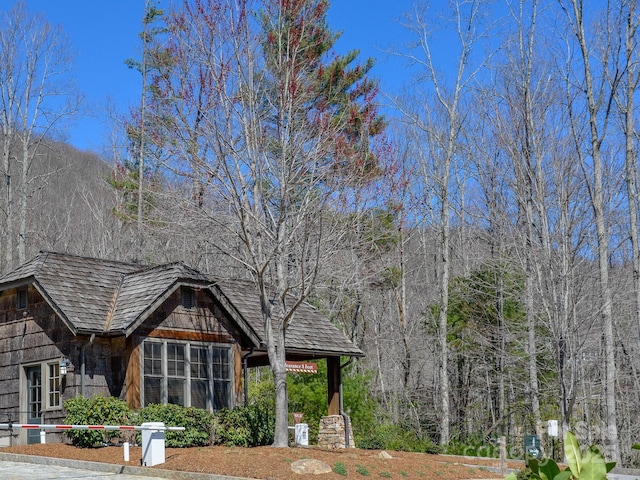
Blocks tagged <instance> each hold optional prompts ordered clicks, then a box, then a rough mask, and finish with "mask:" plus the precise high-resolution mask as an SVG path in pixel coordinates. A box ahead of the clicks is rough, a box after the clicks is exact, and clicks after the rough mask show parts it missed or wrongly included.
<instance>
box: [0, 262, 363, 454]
mask: <svg viewBox="0 0 640 480" xmlns="http://www.w3.org/2000/svg"><path fill="white" fill-rule="evenodd" d="M286 348H287V359H288V360H309V359H318V358H326V359H327V362H328V366H329V369H328V370H329V381H328V385H329V391H328V413H329V414H330V415H338V413H339V398H338V395H339V382H340V357H341V356H361V355H362V351H361V350H360V349H358V348H357V347H356V346H355V345H353V344H352V343H351V342H350V341H349V340H348V339H347V338H346V337H345V336H344V335H343V334H342V333H341V332H340V331H339V330H338V329H337V328H335V327H334V326H333V325H332V324H331V322H330V321H329V320H328V319H326V318H325V317H323V316H322V315H321V314H320V313H319V312H318V311H317V310H316V309H314V308H313V307H312V306H310V305H308V304H304V305H302V306H301V308H300V310H299V311H298V312H297V313H296V317H295V319H294V320H293V322H292V323H291V324H290V327H289V329H288V331H287V339H286ZM266 364H268V360H267V356H266V349H265V344H264V341H263V330H262V317H261V313H260V304H259V301H258V297H257V293H256V290H255V288H254V287H253V285H252V284H251V283H250V282H243V281H237V280H236V281H229V280H226V281H220V280H218V279H216V278H214V277H212V276H209V275H205V274H203V273H200V272H198V271H196V270H194V269H192V268H190V267H188V266H186V265H184V264H182V263H171V264H166V265H159V266H155V267H149V266H142V265H140V264H132V263H122V262H115V261H109V260H100V259H95V258H86V257H79V256H74V255H68V254H60V253H53V252H41V253H40V254H39V255H38V256H36V257H35V258H33V259H32V260H31V261H29V262H27V263H25V264H24V265H22V266H20V267H19V268H17V269H16V270H14V271H13V272H11V273H9V274H7V275H5V276H4V277H1V278H0V423H6V422H9V421H11V422H14V423H60V422H62V420H63V419H64V417H65V413H64V411H63V402H64V401H65V400H66V399H69V398H74V397H76V396H77V395H84V396H86V397H89V398H91V397H92V396H94V395H97V394H99V395H108V396H115V397H119V398H122V399H125V400H126V402H127V404H128V405H129V406H130V407H131V408H139V407H142V406H144V405H147V404H149V403H174V404H180V405H185V406H194V407H199V408H206V409H209V410H217V409H220V408H222V407H233V406H234V405H237V404H238V403H239V402H241V401H242V399H243V397H244V389H243V373H244V374H246V368H247V367H252V366H259V365H266ZM34 433H35V435H37V433H38V432H37V431H36V432H34ZM31 441H37V437H30V436H28V435H27V434H26V433H25V434H22V435H21V437H20V438H19V442H21V443H24V442H31Z"/></svg>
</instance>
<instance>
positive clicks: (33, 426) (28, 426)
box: [22, 425, 40, 429]
mask: <svg viewBox="0 0 640 480" xmlns="http://www.w3.org/2000/svg"><path fill="white" fill-rule="evenodd" d="M22 428H35V429H39V428H40V425H23V426H22Z"/></svg>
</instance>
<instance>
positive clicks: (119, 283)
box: [0, 252, 363, 356]
mask: <svg viewBox="0 0 640 480" xmlns="http://www.w3.org/2000/svg"><path fill="white" fill-rule="evenodd" d="M28 283H33V284H34V286H35V288H36V289H37V290H38V291H39V292H40V294H41V295H42V296H43V297H44V298H45V299H46V300H47V301H48V303H49V304H50V305H51V307H52V308H53V309H54V310H55V311H56V313H57V314H58V315H59V316H60V318H61V319H62V320H63V321H64V322H65V323H66V324H67V326H68V327H69V329H70V330H71V331H72V332H73V333H74V334H77V333H97V334H104V335H114V334H120V335H129V334H131V333H132V332H133V331H134V330H135V329H136V328H137V327H138V326H139V325H140V324H141V323H142V322H144V320H146V319H147V318H148V316H149V315H150V314H151V313H153V312H154V311H155V310H156V309H157V308H158V307H160V305H161V304H162V303H163V302H164V301H165V300H166V299H167V298H168V297H169V295H171V294H172V293H173V292H174V291H175V290H176V289H177V288H179V287H180V286H182V285H190V286H194V287H197V288H200V289H204V290H205V291H207V292H209V294H210V295H211V296H213V297H214V298H215V299H216V300H218V302H219V303H220V304H221V305H222V306H223V308H225V309H226V310H227V312H228V313H229V315H230V316H231V318H233V319H234V320H235V322H236V323H237V324H238V326H239V328H240V329H241V330H242V331H243V332H244V333H245V334H246V336H247V338H248V339H249V340H250V341H251V343H253V344H254V346H255V347H258V348H261V344H262V342H263V337H264V334H263V329H262V313H261V310H260V302H259V298H258V294H257V291H256V289H255V286H254V285H253V284H252V283H251V282H245V281H240V280H224V281H223V280H219V279H216V278H214V277H212V276H209V275H205V274H202V273H201V272H199V271H197V270H194V269H192V268H190V267H188V266H186V265H184V264H183V263H170V264H165V265H159V266H156V267H149V266H144V265H139V264H133V263H123V262H114V261H110V260H101V259H96V258H87V257H79V256H74V255H68V254H61V253H53V252H41V253H40V254H39V255H38V256H36V257H35V258H34V259H32V260H31V261H29V262H27V263H25V264H24V265H22V266H20V267H18V268H17V269H16V270H14V271H12V272H10V273H9V274H7V275H5V276H4V277H1V278H0V291H3V290H7V289H9V288H13V287H16V286H19V285H24V284H28ZM286 347H287V349H288V351H292V352H297V353H299V354H311V355H351V356H361V355H362V354H363V353H362V351H361V350H360V349H359V348H357V347H356V346H355V345H354V344H353V343H351V342H350V341H349V340H348V339H347V338H346V337H345V336H344V335H343V334H342V332H340V331H339V330H338V329H337V328H336V327H335V326H334V325H333V324H332V323H331V322H330V321H329V320H328V319H327V318H326V317H324V316H323V315H321V314H320V312H318V311H317V310H316V309H315V308H313V307H312V306H311V305H309V304H308V303H304V304H302V305H301V306H300V307H299V309H298V310H297V311H296V314H295V317H294V319H293V320H292V322H291V324H290V325H289V328H288V330H287V337H286Z"/></svg>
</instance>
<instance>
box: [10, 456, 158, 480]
mask: <svg viewBox="0 0 640 480" xmlns="http://www.w3.org/2000/svg"><path fill="white" fill-rule="evenodd" d="M0 478H2V480H62V479H66V480H72V479H73V480H76V479H77V480H81V479H84V478H87V479H88V478H91V479H93V480H107V479H109V480H158V478H157V477H141V476H137V475H126V474H119V473H115V472H111V473H108V472H96V471H94V470H83V469H78V468H69V467H62V466H58V465H38V464H35V463H22V462H10V461H9V462H7V461H0Z"/></svg>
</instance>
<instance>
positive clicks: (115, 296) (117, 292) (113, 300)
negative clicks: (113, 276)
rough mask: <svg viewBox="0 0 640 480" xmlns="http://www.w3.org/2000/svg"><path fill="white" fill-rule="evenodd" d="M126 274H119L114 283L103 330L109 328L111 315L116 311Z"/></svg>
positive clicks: (106, 330)
mask: <svg viewBox="0 0 640 480" xmlns="http://www.w3.org/2000/svg"><path fill="white" fill-rule="evenodd" d="M126 277H127V275H126V274H125V273H121V274H120V280H118V283H117V285H116V288H114V290H113V296H112V297H111V302H110V304H109V311H108V312H107V318H106V320H105V323H104V331H105V332H108V331H109V329H110V328H111V320H112V319H113V315H114V313H115V311H116V307H117V306H118V296H119V295H120V289H121V288H122V284H123V283H124V280H125V278H126Z"/></svg>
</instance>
